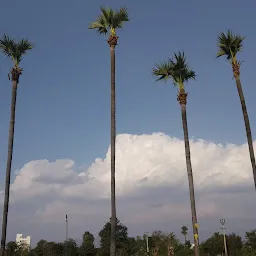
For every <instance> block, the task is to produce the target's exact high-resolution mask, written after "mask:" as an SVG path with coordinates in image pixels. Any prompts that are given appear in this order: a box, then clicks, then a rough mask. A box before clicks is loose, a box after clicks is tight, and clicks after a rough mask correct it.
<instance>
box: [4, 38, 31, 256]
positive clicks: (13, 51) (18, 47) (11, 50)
mask: <svg viewBox="0 0 256 256" xmlns="http://www.w3.org/2000/svg"><path fill="white" fill-rule="evenodd" d="M32 48H33V45H32V44H31V43H30V42H29V41H28V40H27V39H22V40H20V41H15V40H14V39H12V38H10V37H9V36H7V35H4V36H3V38H2V39H0V50H1V51H2V53H3V54H5V55H6V56H7V57H9V58H10V59H11V60H12V61H13V67H12V69H11V71H10V74H9V75H8V77H9V80H10V78H11V79H12V99H11V118H10V127H9V137H8V156H7V164H6V179H5V196H4V207H3V222H2V237H1V253H2V254H3V252H4V248H5V243H6V231H7V219H8V208H9V194H10V181H11V167H12V153H13V140H14V128H15V110H16V97H17V89H18V84H19V78H20V75H21V74H22V71H23V70H22V68H21V67H20V66H19V64H20V62H21V60H22V57H23V56H24V55H25V54H26V53H27V52H28V51H29V50H31V49H32Z"/></svg>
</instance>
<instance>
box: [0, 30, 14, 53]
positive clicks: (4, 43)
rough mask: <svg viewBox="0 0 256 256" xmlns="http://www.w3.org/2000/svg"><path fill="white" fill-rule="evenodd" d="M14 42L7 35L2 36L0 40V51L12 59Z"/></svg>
mask: <svg viewBox="0 0 256 256" xmlns="http://www.w3.org/2000/svg"><path fill="white" fill-rule="evenodd" d="M15 48H16V42H15V41H14V39H12V38H10V37H9V36H8V35H6V34H4V35H3V37H2V38H1V39H0V50H1V52H2V53H3V54H5V55H6V56H8V57H11V58H12V54H13V52H15Z"/></svg>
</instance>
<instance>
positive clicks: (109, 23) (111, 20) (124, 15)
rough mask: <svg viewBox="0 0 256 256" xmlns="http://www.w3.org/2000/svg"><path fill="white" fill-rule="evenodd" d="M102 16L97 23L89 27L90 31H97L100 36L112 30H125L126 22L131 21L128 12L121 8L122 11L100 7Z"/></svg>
mask: <svg viewBox="0 0 256 256" xmlns="http://www.w3.org/2000/svg"><path fill="white" fill-rule="evenodd" d="M100 10H101V14H100V16H99V17H98V18H97V20H96V21H94V22H92V23H91V24H90V25H89V29H96V31H97V32H98V33H100V34H107V33H110V32H111V31H110V30H111V29H114V30H115V29H118V28H123V25H124V23H125V22H126V21H129V16H128V10H127V9H126V8H125V7H121V8H120V10H113V9H111V8H103V7H100Z"/></svg>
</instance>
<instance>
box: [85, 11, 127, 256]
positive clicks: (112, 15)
mask: <svg viewBox="0 0 256 256" xmlns="http://www.w3.org/2000/svg"><path fill="white" fill-rule="evenodd" d="M100 10H101V15H100V16H99V17H98V18H97V20H96V21H95V22H92V23H91V25H90V26H89V29H96V31H97V32H98V33H99V34H108V35H109V37H108V44H109V46H110V58H111V74H110V75H111V218H112V221H111V241H110V243H111V247H110V251H111V253H110V255H111V256H115V255H116V225H117V223H116V222H115V221H116V192H115V190H116V188H115V183H116V181H115V172H116V170H115V165H116V160H115V159H116V82H115V81H116V57H115V48H116V45H117V42H118V36H117V35H116V30H117V29H120V28H123V25H124V23H125V22H127V21H129V17H128V11H127V9H126V8H124V7H122V8H120V10H117V11H115V10H113V9H111V8H103V7H101V8H100Z"/></svg>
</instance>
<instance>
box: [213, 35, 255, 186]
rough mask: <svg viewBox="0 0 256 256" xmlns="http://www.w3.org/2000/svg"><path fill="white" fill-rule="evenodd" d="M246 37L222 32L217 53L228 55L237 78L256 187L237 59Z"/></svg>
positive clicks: (227, 57) (251, 143) (253, 159)
mask: <svg viewBox="0 0 256 256" xmlns="http://www.w3.org/2000/svg"><path fill="white" fill-rule="evenodd" d="M244 39H245V37H243V36H240V35H235V34H233V33H232V32H231V31H230V30H228V31H227V33H226V34H225V33H221V34H220V35H219V37H218V48H219V51H218V53H217V58H219V57H222V56H223V57H226V59H227V60H228V61H230V63H231V65H232V70H233V75H234V78H235V80H236V87H237V91H238V95H239V99H240V103H241V107H242V112H243V116H244V124H245V130H246V135H247V141H248V147H249V153H250V159H251V163H252V172H253V178H254V186H255V189H256V162H255V154H254V149H253V141H252V132H251V126H250V121H249V116H248V112H247V107H246V103H245V98H244V93H243V88H242V84H241V80H240V66H241V63H242V62H241V61H238V60H237V54H238V53H239V52H240V51H241V50H242V46H243V41H244Z"/></svg>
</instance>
